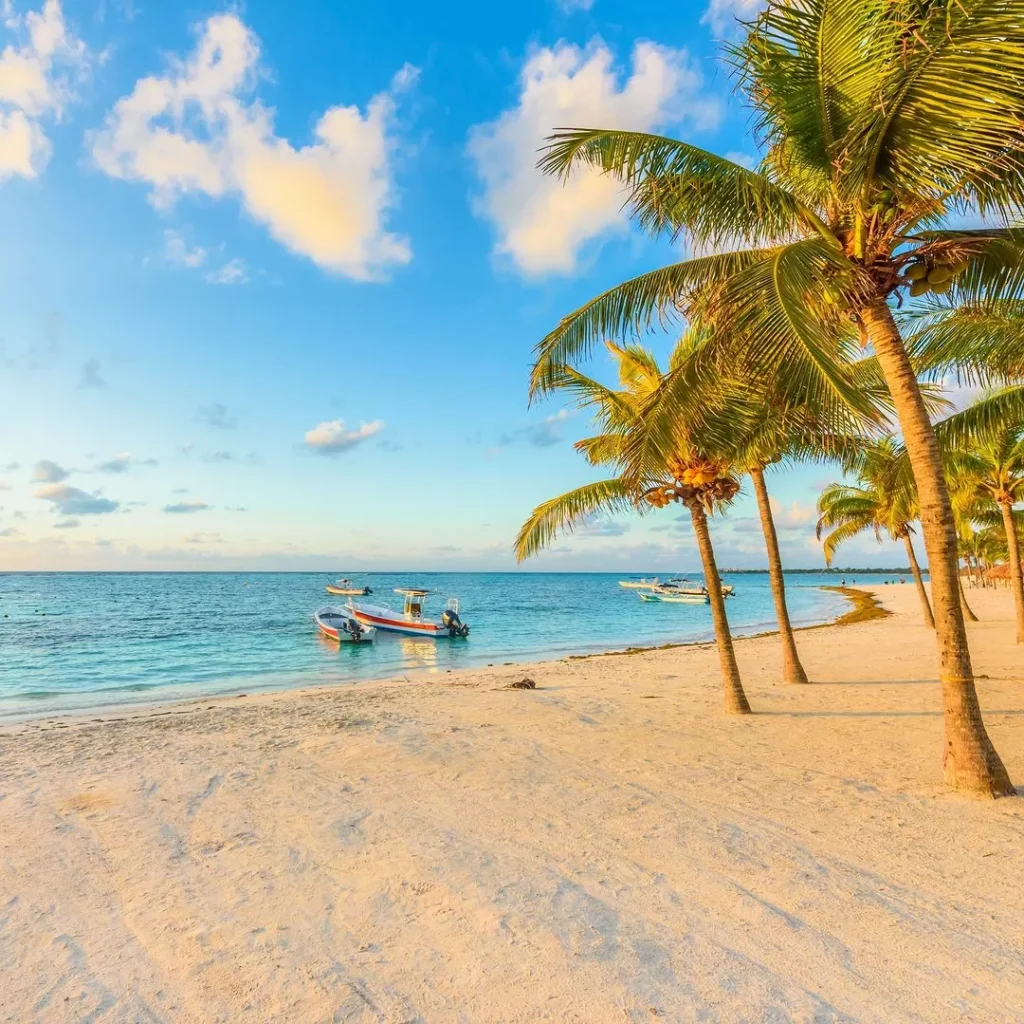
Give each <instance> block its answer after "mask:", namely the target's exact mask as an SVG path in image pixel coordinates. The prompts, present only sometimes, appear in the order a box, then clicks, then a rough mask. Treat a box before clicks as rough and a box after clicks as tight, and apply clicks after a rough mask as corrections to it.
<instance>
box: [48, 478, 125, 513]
mask: <svg viewBox="0 0 1024 1024" xmlns="http://www.w3.org/2000/svg"><path fill="white" fill-rule="evenodd" d="M32 493H33V495H34V496H35V497H36V498H41V499H42V500H43V501H50V502H53V504H54V506H55V508H56V510H57V511H58V512H59V513H60V514H61V515H62V516H66V517H69V518H74V517H75V516H98V515H105V514H107V513H109V512H116V511H117V509H118V502H116V501H112V500H111V499H110V498H104V497H103V496H102V495H101V494H99V493H98V492H96V493H93V494H89V493H88V492H86V491H83V490H80V489H79V488H77V487H72V486H71V485H70V484H59V483H54V484H44V485H43V486H42V487H38V488H36V490H35V491H33V492H32Z"/></svg>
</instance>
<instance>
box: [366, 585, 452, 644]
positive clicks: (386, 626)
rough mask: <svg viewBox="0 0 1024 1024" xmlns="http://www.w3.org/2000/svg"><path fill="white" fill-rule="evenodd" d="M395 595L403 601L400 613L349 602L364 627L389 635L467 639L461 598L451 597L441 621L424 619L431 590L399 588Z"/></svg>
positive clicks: (442, 613) (381, 606)
mask: <svg viewBox="0 0 1024 1024" xmlns="http://www.w3.org/2000/svg"><path fill="white" fill-rule="evenodd" d="M395 593H396V594H401V595H402V597H403V598H404V600H403V602H402V610H401V611H400V612H398V611H395V610H394V609H392V608H389V607H388V606H387V605H386V604H369V603H367V602H366V601H350V602H349V608H351V610H352V614H353V615H354V616H355V617H356V618H357V619H358V620H359V624H360V625H363V626H373V627H375V628H376V629H380V630H384V631H385V632H388V633H401V634H402V635H403V636H425V637H433V638H435V639H436V638H438V637H466V636H469V626H468V625H467V624H466V623H465V622H463V621H462V619H460V618H459V601H458V598H455V597H450V598H449V599H448V602H447V604H445V607H444V611H443V612H441V617H440V618H439V619H431V618H426V617H424V606H425V604H426V600H427V597H428V596H429V595H430V591H429V590H419V589H416V588H413V587H396V588H395Z"/></svg>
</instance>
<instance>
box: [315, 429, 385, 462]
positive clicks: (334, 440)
mask: <svg viewBox="0 0 1024 1024" xmlns="http://www.w3.org/2000/svg"><path fill="white" fill-rule="evenodd" d="M383 426H384V423H383V421H381V420H374V421H373V422H372V423H364V424H362V425H361V426H360V427H359V428H358V429H356V430H347V429H346V427H345V421H344V420H326V421H324V422H323V423H318V424H317V425H316V426H315V427H314V428H313V429H312V430H307V431H306V447H307V448H312V449H313V451H315V452H317V453H318V454H320V455H335V454H337V453H338V452H343V451H347V450H348V449H349V448H354V447H355V446H356V445H358V444H361V443H362V442H363V441H365V440H366V439H367V438H369V437H373V435H374V434H376V433H378V431H380V430H381V429H382V428H383Z"/></svg>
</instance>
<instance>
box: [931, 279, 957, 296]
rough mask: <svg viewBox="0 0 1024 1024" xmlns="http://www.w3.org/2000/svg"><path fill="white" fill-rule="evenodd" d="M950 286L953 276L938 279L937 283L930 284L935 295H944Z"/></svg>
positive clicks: (951, 285)
mask: <svg viewBox="0 0 1024 1024" xmlns="http://www.w3.org/2000/svg"><path fill="white" fill-rule="evenodd" d="M952 287H953V278H952V277H950V278H947V279H946V280H945V281H940V282H939V283H938V284H933V285H932V291H933V292H935V294H936V295H945V294H946V292H948V291H949V289H950V288H952Z"/></svg>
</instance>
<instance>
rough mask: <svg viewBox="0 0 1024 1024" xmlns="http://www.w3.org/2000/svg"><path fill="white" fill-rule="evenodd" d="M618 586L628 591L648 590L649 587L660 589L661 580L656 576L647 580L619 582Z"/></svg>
mask: <svg viewBox="0 0 1024 1024" xmlns="http://www.w3.org/2000/svg"><path fill="white" fill-rule="evenodd" d="M619 586H620V587H626V588H627V589H628V590H650V589H651V587H660V586H661V580H659V579H658V577H657V576H654V577H653V578H651V579H649V580H619Z"/></svg>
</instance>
